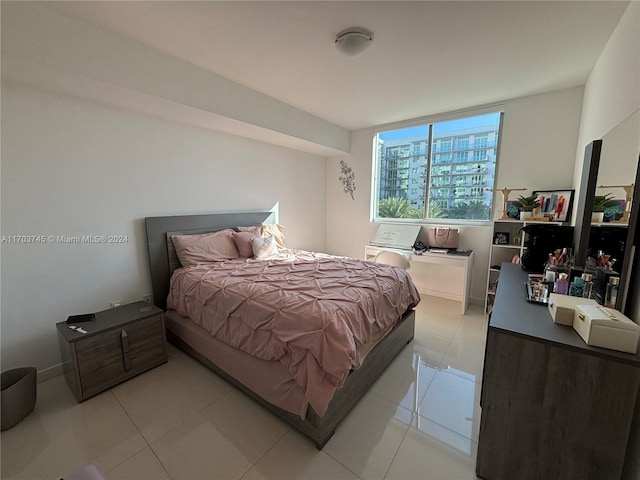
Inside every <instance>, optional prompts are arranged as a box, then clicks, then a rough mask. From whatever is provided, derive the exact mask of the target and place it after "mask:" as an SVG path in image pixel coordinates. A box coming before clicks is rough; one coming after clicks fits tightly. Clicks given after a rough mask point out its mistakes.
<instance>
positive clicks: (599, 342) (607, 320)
mask: <svg viewBox="0 0 640 480" xmlns="http://www.w3.org/2000/svg"><path fill="white" fill-rule="evenodd" d="M573 328H574V330H575V331H576V332H578V335H580V336H581V337H582V339H583V340H584V341H585V342H586V343H587V345H591V346H593V347H602V348H610V349H611V350H618V351H620V352H627V353H636V351H637V350H638V339H639V338H640V325H638V324H636V323H634V322H633V321H631V320H630V319H629V318H627V317H626V316H625V315H623V314H622V313H621V312H619V311H617V310H614V309H613V308H606V307H603V306H601V305H596V306H593V305H576V311H575V315H574V318H573Z"/></svg>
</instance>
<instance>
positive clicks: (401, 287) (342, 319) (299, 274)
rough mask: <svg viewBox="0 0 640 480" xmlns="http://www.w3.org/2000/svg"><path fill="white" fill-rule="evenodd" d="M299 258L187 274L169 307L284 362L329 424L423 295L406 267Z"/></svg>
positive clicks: (177, 279) (174, 287)
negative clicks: (367, 361) (354, 381)
mask: <svg viewBox="0 0 640 480" xmlns="http://www.w3.org/2000/svg"><path fill="white" fill-rule="evenodd" d="M291 255H293V252H292V254H291ZM295 257H296V258H295V261H292V259H293V256H289V258H287V259H276V260H273V259H272V260H266V261H260V260H246V259H236V260H230V261H225V262H217V263H211V264H206V265H196V266H192V267H187V268H181V269H179V270H176V271H175V272H174V274H173V276H172V278H171V291H170V293H169V298H168V307H169V308H170V309H175V310H176V311H177V312H178V313H179V314H180V315H182V316H185V317H189V318H190V319H192V320H193V321H194V322H196V323H197V324H198V325H200V326H202V327H203V328H205V329H206V330H207V331H209V332H210V333H211V335H214V336H215V337H217V338H218V339H219V340H222V341H224V342H226V343H228V344H229V345H231V346H233V347H235V348H238V349H240V350H243V351H245V352H247V353H249V354H251V355H253V356H255V357H259V358H262V359H264V360H278V361H280V362H281V363H282V364H284V365H285V367H286V368H287V369H288V371H289V372H290V373H291V375H292V376H293V378H294V380H295V381H296V383H297V384H298V385H300V386H301V387H302V389H303V390H304V392H305V396H306V398H307V400H308V401H309V403H310V404H311V406H312V407H313V409H314V410H315V411H316V412H317V413H318V415H321V416H322V415H324V413H325V412H326V409H327V406H328V404H329V402H330V400H331V398H332V396H333V393H334V392H335V390H336V389H337V388H339V387H340V386H341V385H342V384H343V382H344V381H345V379H346V377H347V375H348V374H349V370H350V369H351V368H358V367H359V366H360V364H361V363H362V361H363V360H364V357H365V356H366V354H367V353H368V352H369V350H370V349H371V348H372V347H373V346H374V345H375V343H376V342H377V341H378V340H380V339H381V338H382V337H383V336H384V335H385V334H386V333H387V332H389V331H390V330H391V329H392V328H393V326H394V325H395V323H396V322H397V321H398V319H399V318H400V316H401V315H402V313H404V312H405V311H406V310H407V309H408V308H411V307H414V306H415V305H417V304H418V302H419V301H420V297H419V295H418V292H417V290H416V288H415V286H414V284H413V282H412V281H411V278H410V277H409V275H408V273H407V272H406V271H404V270H402V269H400V268H398V267H392V266H389V265H382V264H377V263H372V262H363V261H361V260H355V259H352V258H343V257H330V256H327V255H322V254H311V253H309V252H299V251H296V252H295Z"/></svg>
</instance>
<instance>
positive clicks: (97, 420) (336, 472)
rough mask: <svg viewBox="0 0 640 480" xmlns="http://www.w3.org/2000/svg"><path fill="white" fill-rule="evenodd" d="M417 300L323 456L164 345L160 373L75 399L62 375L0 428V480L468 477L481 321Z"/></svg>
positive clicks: (443, 304) (473, 311) (478, 315)
mask: <svg viewBox="0 0 640 480" xmlns="http://www.w3.org/2000/svg"><path fill="white" fill-rule="evenodd" d="M458 311H459V303H456V302H451V301H448V300H443V299H439V298H435V297H425V298H423V300H422V302H421V303H420V305H419V306H418V308H417V315H416V332H415V339H414V340H413V342H412V343H411V344H409V345H407V347H406V348H405V349H404V350H403V351H402V353H401V354H400V355H399V356H398V357H397V358H396V360H395V361H394V362H393V363H392V364H391V365H390V366H389V368H388V369H387V370H386V371H385V373H384V374H383V375H382V376H381V377H380V379H379V380H378V381H377V383H376V384H375V385H374V386H373V387H372V389H371V390H370V391H369V392H368V393H367V395H366V396H365V397H364V398H363V399H362V400H361V401H360V403H359V404H358V405H356V407H355V408H354V409H353V410H352V411H351V413H350V414H349V415H348V416H347V418H346V419H345V420H344V421H343V422H342V424H341V425H340V426H339V427H338V429H337V430H336V433H335V435H334V437H333V438H332V439H331V440H330V441H329V443H327V445H326V446H325V448H324V449H323V450H322V451H318V450H316V448H315V446H314V445H313V444H312V443H311V442H309V441H307V440H306V439H304V438H303V437H302V436H301V435H299V434H298V433H297V432H296V431H294V430H292V429H290V428H289V427H288V426H287V425H286V424H284V423H283V422H281V421H280V420H279V419H278V418H276V417H275V416H273V415H272V414H271V413H269V412H268V411H266V410H265V409H263V408H262V407H260V406H259V405H257V404H256V403H255V402H253V401H252V400H250V399H249V398H248V397H246V396H245V395H244V394H242V393H240V392H238V391H237V390H235V389H234V388H233V387H232V386H230V385H229V384H228V383H226V382H225V381H224V380H221V379H220V378H219V377H217V376H216V375H215V374H214V373H212V372H211V371H209V370H207V369H206V368H205V367H203V366H201V365H200V364H199V363H197V362H196V361H194V360H193V359H191V358H190V357H188V356H187V355H185V354H184V353H182V352H181V351H179V350H177V349H176V348H175V347H172V346H170V358H169V362H168V363H167V364H166V365H163V366H161V367H158V368H155V369H154V370H151V371H149V372H147V373H145V374H143V375H140V376H138V377H136V378H134V379H132V380H129V381H128V382H126V383H123V384H121V385H118V386H117V387H115V388H113V389H111V390H109V391H107V392H104V393H102V394H101V395H98V396H96V397H94V398H92V399H90V400H87V401H86V402H84V403H81V404H78V403H76V402H75V400H74V398H73V396H72V394H71V392H70V390H69V389H68V387H67V385H66V383H65V382H64V377H56V378H54V379H52V380H49V381H47V382H43V383H40V384H38V401H37V404H36V409H35V411H34V412H33V413H31V414H30V415H29V416H28V417H27V418H26V419H24V420H23V421H22V422H21V423H19V424H18V425H17V426H15V427H14V428H12V429H10V430H7V431H5V432H2V435H1V449H2V456H1V458H2V465H1V477H2V478H3V479H6V480H8V479H14V478H15V479H18V478H20V479H28V480H37V479H59V478H60V477H62V476H63V475H65V474H66V473H69V472H71V471H74V470H76V469H77V468H79V467H81V466H82V465H84V464H86V463H95V464H96V465H98V466H99V467H100V469H101V470H102V471H103V472H104V473H105V475H106V477H107V478H108V479H109V480H120V479H132V480H142V479H174V480H177V479H207V480H214V479H233V480H236V479H242V480H258V479H260V480H284V479H303V478H304V479H318V480H329V479H362V480H374V479H388V480H395V479H406V480H414V479H416V480H417V479H422V480H445V479H452V480H463V479H464V480H467V479H475V478H476V476H475V474H474V470H475V463H476V450H477V441H478V429H479V421H480V407H479V404H478V401H479V394H480V380H481V375H482V359H483V352H484V342H485V337H486V327H487V319H486V317H485V316H484V315H483V314H482V308H481V307H477V306H471V307H470V309H469V311H468V312H467V314H466V315H464V316H461V315H460V314H459V313H458Z"/></svg>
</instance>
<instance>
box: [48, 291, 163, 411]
mask: <svg viewBox="0 0 640 480" xmlns="http://www.w3.org/2000/svg"><path fill="white" fill-rule="evenodd" d="M149 307H151V306H150V305H149V304H148V303H146V302H136V303H130V304H128V305H123V306H120V307H116V308H111V309H109V310H104V311H102V312H98V313H96V314H95V319H94V320H91V321H87V322H82V323H81V324H80V325H78V326H76V325H73V324H69V323H67V322H66V321H65V322H59V323H57V324H56V327H57V329H58V340H59V342H60V352H61V354H62V361H63V367H64V374H65V377H66V379H67V383H68V384H69V387H70V388H71V391H72V392H73V394H74V396H75V397H76V399H77V400H78V401H79V402H82V401H84V400H86V399H87V398H89V397H92V396H94V395H97V394H98V393H100V392H102V391H104V390H107V389H108V388H111V387H113V386H114V385H117V384H118V383H121V382H123V381H125V380H128V379H129V378H131V377H134V376H136V375H138V374H140V373H142V372H144V371H146V370H149V369H151V368H153V367H157V366H158V365H161V364H163V363H165V362H166V361H167V341H166V334H165V330H164V313H163V311H162V310H160V309H159V308H157V307H151V308H149Z"/></svg>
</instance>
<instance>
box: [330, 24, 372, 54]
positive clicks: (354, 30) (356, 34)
mask: <svg viewBox="0 0 640 480" xmlns="http://www.w3.org/2000/svg"><path fill="white" fill-rule="evenodd" d="M372 40H373V35H372V33H371V32H370V31H369V30H367V29H365V28H360V27H351V28H347V29H345V30H342V31H341V32H340V33H338V35H336V42H335V43H336V48H337V49H338V51H339V52H342V53H344V54H345V55H347V56H348V57H355V56H356V55H360V54H361V53H362V52H364V51H365V50H366V49H367V48H369V44H370V43H371V41H372Z"/></svg>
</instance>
